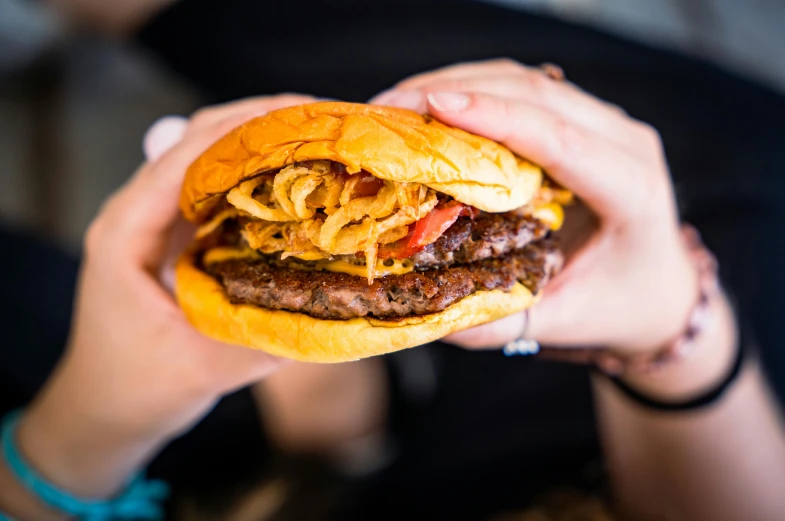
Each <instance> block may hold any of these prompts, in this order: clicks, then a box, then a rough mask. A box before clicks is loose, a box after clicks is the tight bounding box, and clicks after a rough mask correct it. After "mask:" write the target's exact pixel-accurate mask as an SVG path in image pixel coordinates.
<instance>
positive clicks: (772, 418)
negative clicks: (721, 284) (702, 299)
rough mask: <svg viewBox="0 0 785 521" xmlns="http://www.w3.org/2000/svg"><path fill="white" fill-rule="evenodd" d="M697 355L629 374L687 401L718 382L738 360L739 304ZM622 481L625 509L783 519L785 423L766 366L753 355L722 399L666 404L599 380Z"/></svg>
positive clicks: (619, 494)
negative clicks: (646, 401) (641, 400)
mask: <svg viewBox="0 0 785 521" xmlns="http://www.w3.org/2000/svg"><path fill="white" fill-rule="evenodd" d="M714 313H715V316H716V317H717V318H718V320H715V321H714V323H713V326H712V327H710V328H709V329H708V330H707V331H706V332H705V333H704V334H703V335H702V336H701V339H700V341H699V345H696V350H695V356H693V357H691V358H689V359H688V360H684V361H683V362H681V363H677V364H674V365H673V367H666V368H664V369H663V370H662V371H661V372H659V373H654V374H651V375H647V376H641V377H637V378H634V379H632V380H630V381H629V382H628V383H630V384H631V385H633V386H634V387H635V388H636V389H639V390H641V391H643V392H646V393H647V394H649V395H652V396H654V397H657V398H659V399H662V400H674V401H678V400H683V399H685V398H687V397H689V396H690V395H694V394H697V393H700V392H701V391H704V390H705V389H706V388H708V387H711V386H712V385H714V384H716V382H717V381H719V380H721V379H722V377H723V375H724V374H726V373H727V371H728V370H729V368H730V366H731V365H732V361H733V357H734V350H735V346H736V335H735V326H734V321H733V316H732V313H731V311H730V307H729V306H728V304H727V302H726V301H725V300H724V299H717V301H716V302H715V303H714ZM594 384H595V385H594V388H595V395H596V401H597V406H598V410H599V417H600V428H601V432H602V438H603V444H604V446H605V453H606V459H607V461H608V463H609V467H610V472H611V479H612V483H613V490H614V493H615V495H616V500H617V501H618V505H619V506H620V508H621V510H622V511H623V512H625V513H626V514H628V515H629V516H630V518H632V519H636V520H637V519H640V520H655V519H656V520H659V519H673V520H690V521H702V520H711V521H722V520H745V521H746V520H748V519H756V520H761V521H765V520H769V519H770V520H772V521H773V520H775V519H781V518H782V513H783V512H784V511H785V429H783V424H782V421H781V417H780V415H779V411H778V410H777V406H776V405H775V403H774V401H773V399H772V397H771V395H770V393H769V391H768V389H767V388H766V385H765V383H764V379H763V377H762V375H761V371H760V369H759V367H757V365H756V364H755V363H754V362H753V363H748V364H747V365H746V367H745V369H744V371H743V372H742V374H741V375H740V377H739V379H738V381H737V382H736V383H735V384H734V385H733V386H732V387H731V388H730V389H729V390H728V391H727V393H726V395H725V396H724V397H723V398H722V399H721V401H719V402H718V403H716V404H713V405H712V406H710V407H709V408H707V409H705V410H700V411H695V412H689V413H658V412H656V411H650V410H646V409H644V408H642V407H641V406H639V405H636V404H635V403H633V402H631V401H630V400H629V399H627V398H626V397H625V396H623V395H622V394H621V393H620V392H619V391H618V389H616V388H615V387H614V386H613V384H611V383H610V382H609V381H608V380H607V379H605V378H603V377H597V378H596V379H595V382H594Z"/></svg>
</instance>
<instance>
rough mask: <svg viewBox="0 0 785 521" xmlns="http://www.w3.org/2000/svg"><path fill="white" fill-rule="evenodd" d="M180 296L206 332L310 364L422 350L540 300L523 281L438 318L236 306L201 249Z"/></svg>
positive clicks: (186, 258)
mask: <svg viewBox="0 0 785 521" xmlns="http://www.w3.org/2000/svg"><path fill="white" fill-rule="evenodd" d="M175 286H176V289H175V294H176V296H177V300H178V302H179V303H180V307H181V308H182V309H183V311H184V312H185V315H186V317H188V320H189V321H190V322H191V323H192V324H193V325H194V327H196V329H198V330H199V331H200V332H201V333H202V334H204V335H206V336H208V337H210V338H214V339H215V340H219V341H221V342H226V343H228V344H236V345H240V346H245V347H250V348H252V349H259V350H262V351H266V352H268V353H271V354H273V355H276V356H281V357H285V358H292V359H294V360H300V361H303V362H317V363H336V362H348V361H351V360H358V359H360V358H367V357H369V356H375V355H381V354H384V353H391V352H393V351H399V350H401V349H406V348H409V347H414V346H418V345H422V344H426V343H428V342H432V341H434V340H438V339H439V338H442V337H443V336H446V335H449V334H450V333H455V332H456V331H461V330H463V329H467V328H470V327H473V326H477V325H480V324H485V323H486V322H492V321H494V320H498V319H500V318H503V317H505V316H507V315H512V314H514V313H517V312H519V311H523V310H524V309H526V308H528V307H530V306H531V305H532V304H533V303H534V301H535V297H534V296H533V295H532V294H531V292H530V291H529V290H528V289H526V288H525V287H524V286H522V285H521V284H519V283H516V284H515V286H514V287H513V288H512V290H511V291H509V292H504V291H500V290H493V291H480V292H477V293H474V294H472V295H469V296H468V297H466V298H464V299H462V300H460V301H458V302H456V303H455V304H453V305H452V306H450V307H448V308H447V309H445V310H444V311H441V312H439V313H433V314H430V315H421V316H412V317H404V318H400V319H387V320H380V319H377V318H373V317H359V318H352V319H349V320H324V319H319V318H313V317H310V316H308V315H305V314H303V313H294V312H291V311H282V310H275V309H266V308H261V307H258V306H252V305H249V304H233V303H232V302H230V301H229V298H228V297H227V295H226V293H225V292H224V289H223V287H222V286H221V285H220V284H219V283H218V281H217V280H215V279H214V278H213V277H211V276H210V275H208V274H207V273H205V272H203V271H201V270H200V269H198V268H197V267H196V266H195V265H194V257H193V254H191V253H187V254H185V255H183V256H182V257H181V258H180V260H179V261H178V263H177V268H176V283H175Z"/></svg>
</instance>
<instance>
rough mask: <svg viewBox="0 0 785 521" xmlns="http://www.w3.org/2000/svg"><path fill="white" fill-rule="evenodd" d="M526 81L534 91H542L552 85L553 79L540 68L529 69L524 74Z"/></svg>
mask: <svg viewBox="0 0 785 521" xmlns="http://www.w3.org/2000/svg"><path fill="white" fill-rule="evenodd" d="M526 83H527V85H528V87H529V88H530V89H532V90H533V91H535V92H543V91H545V90H547V89H551V88H553V87H554V82H553V80H551V79H550V78H549V77H548V75H547V74H545V73H544V72H543V71H540V70H534V71H529V73H528V74H527V75H526Z"/></svg>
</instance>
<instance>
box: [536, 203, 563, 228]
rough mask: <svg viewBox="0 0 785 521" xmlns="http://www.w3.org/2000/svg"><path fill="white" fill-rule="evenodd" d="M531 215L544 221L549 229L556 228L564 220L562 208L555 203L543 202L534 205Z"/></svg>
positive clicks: (559, 226)
mask: <svg viewBox="0 0 785 521" xmlns="http://www.w3.org/2000/svg"><path fill="white" fill-rule="evenodd" d="M531 215H532V217H534V218H535V219H537V220H539V221H542V222H543V223H545V225H546V226H548V228H550V229H551V230H554V231H556V230H558V229H559V228H561V225H562V223H563V222H564V209H563V208H562V207H561V205H560V204H557V203H545V204H542V205H538V206H535V207H534V209H532V211H531Z"/></svg>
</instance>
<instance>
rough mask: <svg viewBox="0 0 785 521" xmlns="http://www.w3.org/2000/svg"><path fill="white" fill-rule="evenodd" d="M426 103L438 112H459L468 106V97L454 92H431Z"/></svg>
mask: <svg viewBox="0 0 785 521" xmlns="http://www.w3.org/2000/svg"><path fill="white" fill-rule="evenodd" d="M428 103H429V104H430V105H431V106H432V107H433V108H435V109H436V110H438V111H440V112H460V111H462V110H463V109H465V108H466V107H468V106H469V96H467V95H466V94H458V93H455V92H432V93H430V94H428Z"/></svg>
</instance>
